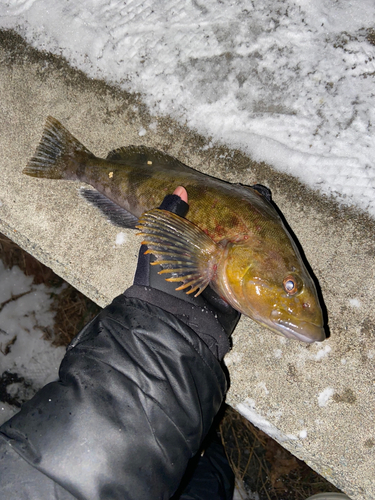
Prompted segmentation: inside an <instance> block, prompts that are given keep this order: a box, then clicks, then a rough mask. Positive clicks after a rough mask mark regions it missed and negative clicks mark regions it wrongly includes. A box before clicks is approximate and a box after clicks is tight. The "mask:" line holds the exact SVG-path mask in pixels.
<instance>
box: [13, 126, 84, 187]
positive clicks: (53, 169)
mask: <svg viewBox="0 0 375 500" xmlns="http://www.w3.org/2000/svg"><path fill="white" fill-rule="evenodd" d="M82 153H83V154H84V155H85V156H86V155H87V156H90V157H93V154H92V153H91V152H90V151H89V150H88V149H87V148H86V147H85V146H84V145H83V144H82V143H80V142H79V141H78V140H77V139H76V138H75V137H74V136H73V135H72V134H71V133H70V132H69V131H68V130H67V129H66V128H65V127H63V126H62V125H61V123H60V122H59V121H58V120H56V119H55V118H53V117H52V116H49V117H48V118H47V120H46V124H45V127H44V130H43V135H42V138H41V140H40V143H39V145H38V147H37V148H36V151H35V154H34V156H33V157H32V158H31V159H30V160H29V162H28V163H27V166H26V167H25V168H24V169H23V173H24V174H26V175H31V176H32V177H45V178H48V179H77V175H76V170H77V161H79V163H81V162H82V160H83V158H82ZM78 156H79V158H78Z"/></svg>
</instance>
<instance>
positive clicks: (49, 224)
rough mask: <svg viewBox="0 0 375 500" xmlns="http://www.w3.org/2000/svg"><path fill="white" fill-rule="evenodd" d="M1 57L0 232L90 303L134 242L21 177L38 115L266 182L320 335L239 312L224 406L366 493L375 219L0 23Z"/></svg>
mask: <svg viewBox="0 0 375 500" xmlns="http://www.w3.org/2000/svg"><path fill="white" fill-rule="evenodd" d="M0 60H1V65H0V89H1V90H0V92H1V94H0V95H1V100H0V109H1V120H0V164H1V176H0V232H3V233H4V234H5V235H7V236H8V237H10V238H12V239H13V240H14V241H15V242H17V243H18V244H19V245H20V246H21V247H23V248H24V249H25V250H27V251H28V252H30V253H32V254H33V255H34V256H36V257H37V258H38V259H39V260H40V261H41V262H43V263H44V264H46V265H48V266H50V267H51V268H52V269H53V270H54V271H55V272H56V273H57V274H59V275H60V276H62V277H63V278H64V279H65V280H67V281H68V282H70V283H71V284H72V285H74V286H75V287H77V288H78V289H79V290H81V291H82V292H83V293H85V294H86V295H87V296H89V297H90V298H92V299H93V300H95V301H96V302H97V303H98V304H100V305H101V306H104V305H105V304H107V303H108V302H110V301H111V299H112V298H113V297H115V296H116V295H117V294H119V293H121V292H122V291H123V290H124V289H125V288H127V287H128V286H129V285H130V284H131V282H132V277H133V273H134V268H135V262H136V255H137V253H138V245H139V241H138V239H137V237H136V235H135V234H134V232H131V231H124V232H126V242H125V243H124V244H123V245H116V236H117V234H118V233H119V232H120V231H119V229H118V228H115V227H113V226H111V225H110V224H108V223H107V222H106V221H105V220H104V219H103V218H102V217H101V216H100V215H99V213H98V212H97V211H96V210H95V209H94V208H92V207H91V206H89V205H88V204H86V203H85V201H84V200H83V199H81V198H80V197H79V196H78V188H79V187H80V184H79V183H78V184H77V183H73V182H64V181H49V180H39V179H33V178H30V177H26V176H24V175H22V174H21V170H22V168H23V167H24V166H25V164H26V161H27V159H28V158H29V157H30V155H32V153H33V151H34V149H35V147H36V145H37V143H38V141H39V138H40V135H41V131H42V127H43V124H44V121H45V118H46V116H47V115H49V114H51V115H53V116H55V117H56V118H58V119H59V120H61V121H62V123H63V124H64V125H65V126H66V127H67V128H68V129H69V130H70V131H71V132H72V133H73V134H75V135H76V136H77V137H78V138H79V139H81V140H82V142H83V143H84V144H85V145H86V146H87V147H88V148H89V149H91V150H92V151H93V152H94V153H95V154H97V155H98V156H104V155H106V154H107V152H108V151H109V150H111V149H114V148H117V147H119V146H123V145H127V144H146V145H148V146H154V147H157V148H160V149H163V150H164V151H166V152H168V153H171V154H173V155H175V156H177V157H178V158H179V159H180V160H182V161H183V162H185V163H187V164H188V165H190V166H192V167H194V168H197V169H198V170H201V171H203V172H206V173H210V174H211V175H215V176H217V177H221V178H223V179H226V180H228V181H232V182H241V183H244V184H253V183H254V182H258V183H263V184H265V185H267V186H269V187H270V188H271V190H272V193H273V197H274V200H275V202H276V203H277V204H278V206H279V207H280V209H281V211H282V212H283V213H284V215H285V217H286V219H287V221H288V222H289V224H290V226H291V227H292V229H293V230H294V232H295V233H296V235H297V237H298V238H299V241H300V242H301V244H302V247H303V248H304V251H305V253H306V256H307V258H308V261H309V262H310V264H311V266H312V268H313V270H314V272H315V274H316V276H317V278H318V279H319V282H320V284H321V288H322V292H323V296H324V299H325V304H326V307H327V310H328V315H329V326H330V331H331V337H330V338H329V339H328V340H326V341H325V342H324V343H323V344H314V345H306V344H301V343H299V342H296V341H293V340H286V339H283V338H281V337H278V336H276V335H275V334H273V333H272V332H269V331H268V330H266V329H263V328H261V327H260V326H258V325H256V324H255V323H253V322H252V321H250V320H248V319H243V320H241V323H240V325H239V327H238V328H237V330H236V332H235V334H234V336H233V343H234V347H233V350H232V351H231V353H229V354H228V355H227V357H226V363H227V366H228V368H229V371H230V376H231V388H230V391H229V394H228V403H229V404H231V405H232V406H234V407H238V405H239V404H242V405H243V404H245V405H246V406H240V407H239V408H240V409H241V411H242V412H248V410H249V409H250V412H248V413H247V415H248V417H249V418H250V419H251V420H253V421H255V420H258V424H259V425H261V426H262V427H263V428H268V430H269V432H270V433H271V434H272V435H274V436H275V437H276V439H277V440H278V441H280V442H281V443H282V445H283V446H285V447H286V448H287V449H289V450H290V451H291V452H292V453H294V454H295V455H296V456H298V457H299V458H301V459H303V460H305V461H306V462H307V463H308V464H309V465H310V466H312V467H313V468H314V469H315V470H316V471H318V472H319V473H320V474H322V475H323V476H325V477H326V478H327V479H329V480H330V481H331V482H332V483H334V484H335V485H336V486H338V487H339V488H340V489H342V490H343V491H344V492H346V493H347V494H348V495H349V496H350V497H351V498H353V499H366V500H369V499H375V479H374V477H375V473H374V469H375V467H374V466H375V423H374V412H375V398H374V392H375V372H374V363H375V312H374V303H375V301H374V295H375V285H374V276H375V264H374V257H375V243H374V235H375V223H374V221H373V220H371V219H370V218H368V217H367V216H366V215H365V214H361V213H360V212H358V211H357V210H356V209H354V208H340V207H339V206H338V205H337V204H336V203H335V202H334V201H332V200H329V199H327V198H323V197H320V196H319V195H317V194H316V193H313V192H311V191H310V190H309V189H307V188H305V187H303V186H302V185H301V184H299V183H298V182H297V181H296V180H294V179H293V178H290V177H288V176H287V175H282V174H279V173H277V172H275V171H273V170H272V169H271V168H269V167H268V166H267V165H261V164H255V163H253V162H252V161H251V160H250V159H249V158H246V157H245V156H244V155H242V154H241V153H240V152H238V151H233V150H230V149H227V148H226V147H222V146H220V145H217V146H215V147H211V148H208V149H205V150H202V147H203V146H205V145H207V144H208V143H209V140H207V139H205V138H202V137H200V136H198V135H196V134H194V132H192V131H191V130H188V129H186V128H184V127H183V126H180V125H178V124H176V123H174V122H172V121H171V120H169V119H168V118H159V117H152V116H150V115H149V114H148V112H147V109H145V107H144V106H143V105H142V101H141V99H140V97H139V96H135V95H129V94H126V93H124V92H120V91H118V90H116V89H114V88H110V87H109V86H107V85H106V84H104V83H102V82H99V81H93V80H90V79H88V78H86V77H85V76H84V75H83V74H82V73H80V72H78V71H75V70H73V69H71V68H70V67H69V66H68V65H67V64H66V63H65V62H64V61H63V60H61V59H58V58H55V57H52V56H50V55H48V54H42V53H38V52H37V51H35V50H34V49H31V48H30V47H28V46H27V45H26V44H25V43H24V42H23V41H22V39H21V38H19V37H18V36H16V35H14V34H12V33H11V32H0ZM150 124H157V127H156V129H155V126H154V125H153V126H152V127H151V128H149V125H150ZM141 127H144V128H145V129H146V130H147V134H146V135H145V136H143V137H140V136H139V131H140V129H141ZM319 396H320V398H319ZM324 396H326V398H324ZM319 403H320V404H319ZM260 417H262V418H263V420H260V419H259V418H260Z"/></svg>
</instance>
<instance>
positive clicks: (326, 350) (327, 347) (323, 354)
mask: <svg viewBox="0 0 375 500" xmlns="http://www.w3.org/2000/svg"><path fill="white" fill-rule="evenodd" d="M331 350H332V348H331V346H330V345H328V344H326V345H325V346H324V347H322V349H319V351H318V352H317V353H316V355H315V359H316V361H320V360H321V359H323V358H325V357H326V356H328V354H329V353H330V352H331Z"/></svg>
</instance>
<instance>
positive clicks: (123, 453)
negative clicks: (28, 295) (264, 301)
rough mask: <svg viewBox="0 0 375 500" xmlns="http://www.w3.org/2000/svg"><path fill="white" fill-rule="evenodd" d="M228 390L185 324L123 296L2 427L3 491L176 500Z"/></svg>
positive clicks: (42, 498)
mask: <svg viewBox="0 0 375 500" xmlns="http://www.w3.org/2000/svg"><path fill="white" fill-rule="evenodd" d="M225 392H226V379H225V375H224V372H223V370H222V368H221V365H220V363H219V361H218V360H217V359H216V358H215V356H213V354H212V352H211V351H210V350H209V348H208V347H207V346H206V344H205V343H204V342H202V341H201V339H200V338H199V337H198V336H197V335H196V333H195V332H194V331H193V330H192V329H191V328H190V327H189V326H188V325H187V324H186V323H185V322H183V321H181V320H180V319H178V318H176V317H175V316H173V315H172V314H170V313H168V312H166V311H164V310H163V309H161V308H159V307H157V306H154V305H151V304H149V303H147V302H144V301H142V300H140V299H138V298H130V297H125V296H123V295H122V296H120V297H117V298H116V299H115V300H114V301H113V303H112V304H111V305H110V306H108V307H106V308H105V309H103V311H102V312H101V313H100V314H99V316H97V318H95V319H94V320H93V321H92V322H91V323H90V324H89V325H87V327H85V328H84V330H83V331H82V332H81V333H80V334H79V335H78V336H77V337H76V339H75V340H74V341H73V343H72V344H71V345H70V346H69V348H68V351H67V354H66V356H65V358H64V360H63V362H62V364H61V367H60V380H59V381H58V382H53V383H51V384H48V385H47V386H46V387H44V388H43V389H42V390H41V391H39V392H38V393H37V395H36V396H35V397H34V398H33V399H32V400H31V401H29V402H27V403H25V404H24V405H23V407H22V409H21V411H20V412H19V413H18V414H17V415H15V416H14V417H13V418H12V419H10V420H9V421H8V422H6V423H5V424H4V425H3V426H2V427H1V428H0V498H4V499H7V500H24V499H25V500H26V499H27V500H33V499H38V500H47V499H48V500H54V499H60V500H68V499H72V498H78V499H87V500H96V499H106V500H112V499H113V500H114V499H121V500H133V499H134V500H143V499H144V500H154V499H155V500H157V499H169V498H170V497H171V496H172V495H173V493H174V492H175V491H176V489H177V487H178V485H179V483H180V481H181V478H182V476H183V474H184V471H185V468H186V465H187V463H188V461H189V459H190V458H191V457H193V456H194V455H195V454H196V452H197V451H198V449H199V447H200V444H201V442H202V440H203V438H204V437H205V435H206V434H207V432H208V430H209V428H210V426H211V424H212V421H213V419H214V417H215V415H216V413H217V412H218V410H219V408H220V405H221V403H222V401H223V398H224V395H225ZM212 498H214V497H212Z"/></svg>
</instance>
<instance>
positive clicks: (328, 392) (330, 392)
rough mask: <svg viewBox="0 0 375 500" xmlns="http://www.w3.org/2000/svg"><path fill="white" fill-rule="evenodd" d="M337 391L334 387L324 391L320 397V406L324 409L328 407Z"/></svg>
mask: <svg viewBox="0 0 375 500" xmlns="http://www.w3.org/2000/svg"><path fill="white" fill-rule="evenodd" d="M334 392H335V390H334V389H332V387H326V388H325V389H324V391H322V392H321V393H320V394H319V396H318V405H319V406H320V407H321V408H323V406H327V404H328V402H329V400H330V399H331V397H332V396H333V394H334Z"/></svg>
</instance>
